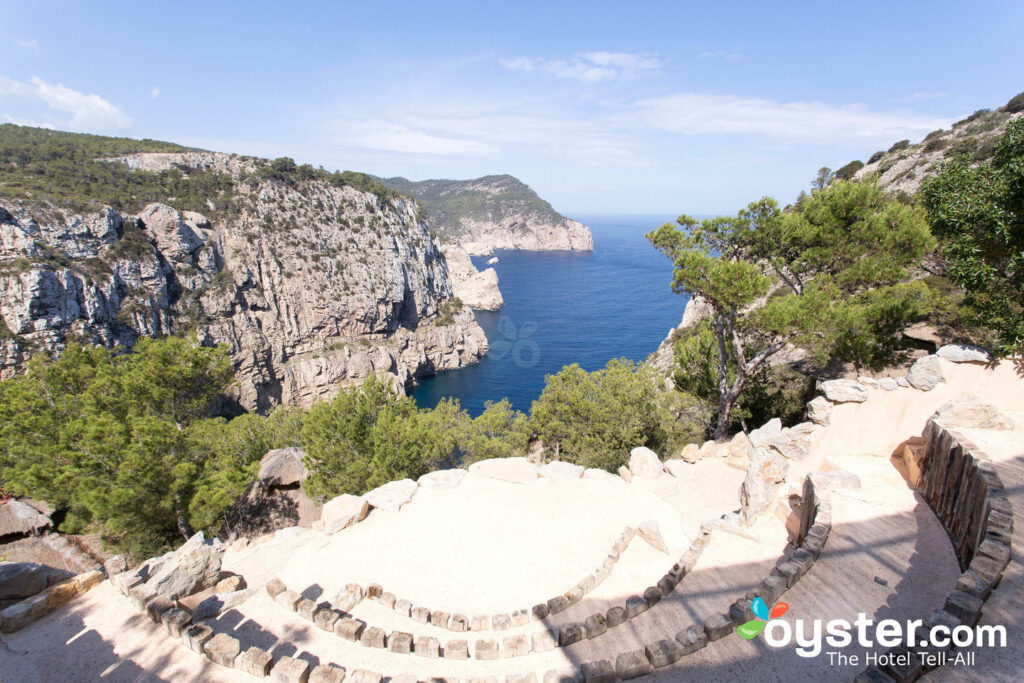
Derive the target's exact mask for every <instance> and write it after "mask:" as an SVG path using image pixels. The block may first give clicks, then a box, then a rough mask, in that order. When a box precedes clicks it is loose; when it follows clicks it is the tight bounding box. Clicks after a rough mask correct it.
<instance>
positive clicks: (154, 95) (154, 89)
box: [149, 86, 160, 99]
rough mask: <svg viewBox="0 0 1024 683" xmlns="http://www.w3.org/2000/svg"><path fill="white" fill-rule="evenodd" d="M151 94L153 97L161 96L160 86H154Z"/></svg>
mask: <svg viewBox="0 0 1024 683" xmlns="http://www.w3.org/2000/svg"><path fill="white" fill-rule="evenodd" d="M149 96H150V97H152V98H153V99H156V98H157V97H160V88H158V87H156V86H153V89H152V90H150V91H149Z"/></svg>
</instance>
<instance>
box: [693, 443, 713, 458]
mask: <svg viewBox="0 0 1024 683" xmlns="http://www.w3.org/2000/svg"><path fill="white" fill-rule="evenodd" d="M717 454H718V442H716V441H705V442H704V443H702V444H701V446H700V450H699V451H697V455H698V456H700V457H699V459H701V460H703V459H704V458H713V457H715V456H716V455H717Z"/></svg>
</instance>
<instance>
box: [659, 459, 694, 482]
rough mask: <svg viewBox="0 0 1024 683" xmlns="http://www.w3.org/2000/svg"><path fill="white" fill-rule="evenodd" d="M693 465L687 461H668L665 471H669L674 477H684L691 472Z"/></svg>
mask: <svg viewBox="0 0 1024 683" xmlns="http://www.w3.org/2000/svg"><path fill="white" fill-rule="evenodd" d="M692 465H693V463H691V462H688V461H686V460H666V461H665V469H666V470H668V472H669V474H671V475H672V476H673V477H680V478H681V477H684V476H686V474H687V473H688V472H690V470H691V467H692Z"/></svg>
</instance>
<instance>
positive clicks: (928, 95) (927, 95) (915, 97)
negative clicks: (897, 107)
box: [903, 92, 949, 102]
mask: <svg viewBox="0 0 1024 683" xmlns="http://www.w3.org/2000/svg"><path fill="white" fill-rule="evenodd" d="M948 96H949V93H944V92H916V93H913V94H912V95H910V97H906V98H904V100H903V101H904V102H919V101H921V100H937V99H939V98H940V97H948Z"/></svg>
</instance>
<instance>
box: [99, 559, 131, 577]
mask: <svg viewBox="0 0 1024 683" xmlns="http://www.w3.org/2000/svg"><path fill="white" fill-rule="evenodd" d="M127 569H128V560H127V558H125V556H124V555H114V556H113V557H111V558H109V559H107V561H106V562H104V563H103V571H104V572H106V573H107V576H113V575H114V574H120V573H121V572H123V571H126V570H127Z"/></svg>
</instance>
